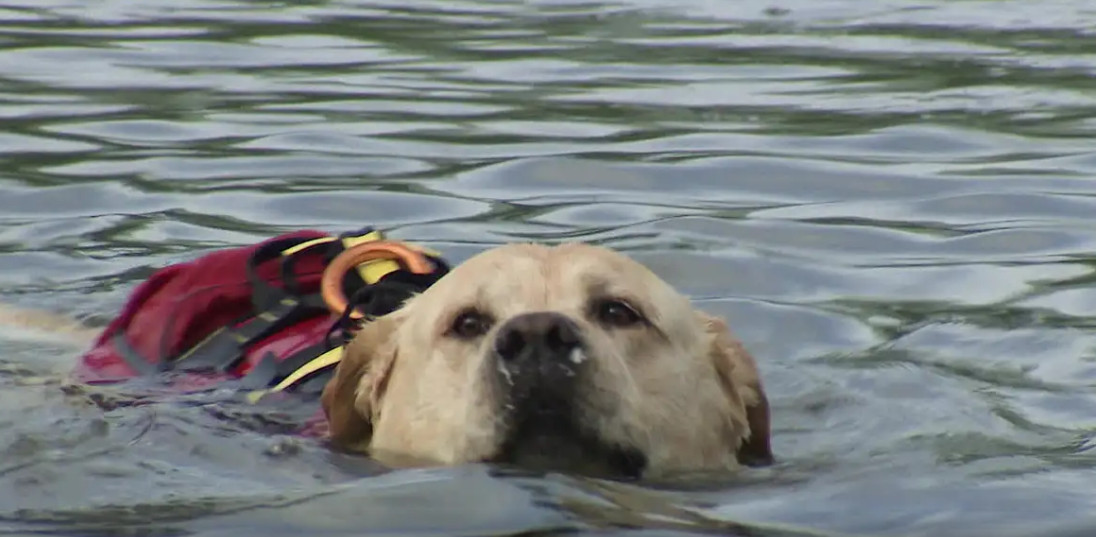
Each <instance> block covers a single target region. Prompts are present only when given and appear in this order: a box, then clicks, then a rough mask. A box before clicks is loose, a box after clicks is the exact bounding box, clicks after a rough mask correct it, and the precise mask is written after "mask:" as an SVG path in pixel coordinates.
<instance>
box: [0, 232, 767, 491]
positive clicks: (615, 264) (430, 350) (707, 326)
mask: <svg viewBox="0 0 1096 537" xmlns="http://www.w3.org/2000/svg"><path fill="white" fill-rule="evenodd" d="M0 327H8V328H20V329H32V330H33V329H38V330H44V331H48V332H49V333H50V334H51V336H53V337H56V336H61V335H64V336H66V337H69V339H72V340H73V341H74V343H77V344H87V343H90V341H91V340H92V339H93V337H94V336H95V331H94V330H92V329H88V328H85V327H82V326H80V325H79V323H77V322H75V321H73V320H70V319H67V318H64V317H63V316H56V315H51V314H48V313H42V312H37V311H28V310H18V309H10V308H0ZM322 404H323V410H324V413H325V415H326V416H327V419H328V422H329V423H328V425H329V431H330V432H329V437H330V441H331V443H332V444H333V445H334V446H335V447H337V448H340V449H343V450H350V451H361V452H364V453H367V454H369V455H371V456H372V457H374V458H375V459H376V460H378V461H379V462H381V463H383V464H386V465H389V466H394V467H404V466H421V465H451V464H460V463H466V462H492V463H501V464H509V465H515V466H518V467H522V468H528V469H534V470H553V471H566V472H576V473H581V474H586V475H596V476H605V477H618V478H636V477H644V478H648V477H664V476H668V475H672V474H677V473H691V472H696V471H703V472H709V471H718V470H734V469H736V468H738V467H739V466H740V465H742V464H749V465H764V464H768V463H770V462H771V461H772V452H771V449H770V445H769V407H768V401H767V399H766V396H765V392H764V390H763V388H762V383H761V380H760V378H759V376H758V370H757V366H756V365H755V362H754V360H753V358H752V357H751V356H750V355H749V354H748V353H747V352H746V350H745V349H743V347H742V346H741V345H740V344H739V342H738V341H737V340H736V339H735V338H734V337H732V335H731V333H730V332H729V331H728V329H727V327H726V325H725V324H724V323H723V321H721V320H719V319H717V318H715V317H713V316H710V315H708V314H706V313H703V312H701V311H698V310H695V309H694V308H693V307H692V305H691V304H690V302H689V301H688V300H687V299H686V298H685V297H683V296H682V295H680V294H679V293H677V292H676V291H675V290H674V289H673V288H671V287H670V286H669V285H668V284H666V283H665V282H663V281H662V280H661V279H659V278H658V277H657V276H655V275H654V274H653V273H652V272H650V271H649V270H648V269H647V268H645V267H644V266H643V265H641V264H639V263H637V262H635V261H634V260H632V259H630V258H628V257H627V256H625V255H623V254H620V253H618V252H615V251H612V250H610V249H607V248H602V247H598V246H593V245H589V244H583V243H566V244H562V245H558V246H545V245H536V244H512V245H506V246H501V247H498V248H494V249H490V250H487V251H485V252H483V253H481V254H479V255H476V256H474V257H472V258H471V259H469V260H467V261H466V262H464V263H462V264H461V265H459V266H457V267H456V268H454V269H453V270H452V271H451V272H450V273H449V274H447V275H446V276H444V277H443V278H442V279H441V280H440V281H438V282H437V283H435V284H434V285H433V286H431V287H430V288H429V289H427V290H426V291H425V292H423V293H422V294H419V295H417V296H415V297H412V298H411V299H410V300H408V301H407V302H406V303H405V304H404V305H403V306H402V307H401V308H400V309H398V310H396V311H395V312H393V313H390V314H388V315H385V316H383V317H379V318H377V319H374V320H371V321H369V322H367V323H365V324H364V325H363V326H362V328H361V329H360V331H359V332H358V333H357V335H356V336H355V337H354V339H353V340H352V341H351V342H350V343H349V344H348V345H347V349H346V353H345V355H344V357H343V360H342V362H340V364H339V366H338V368H337V369H336V372H335V375H334V376H333V378H332V379H331V381H330V382H329V383H328V385H327V387H326V388H325V389H324V392H323V396H322Z"/></svg>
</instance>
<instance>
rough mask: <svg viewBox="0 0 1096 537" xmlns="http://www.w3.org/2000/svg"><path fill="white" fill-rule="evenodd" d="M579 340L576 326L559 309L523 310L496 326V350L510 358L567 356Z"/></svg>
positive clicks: (506, 358)
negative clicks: (497, 328)
mask: <svg viewBox="0 0 1096 537" xmlns="http://www.w3.org/2000/svg"><path fill="white" fill-rule="evenodd" d="M579 343H580V339H579V333H578V326H576V325H575V323H574V321H572V320H570V319H568V318H567V317H566V316H564V315H561V314H558V313H550V312H538V313H526V314H523V315H519V316H517V317H514V318H513V319H510V320H509V321H507V322H506V324H504V325H502V327H501V328H500V329H499V332H498V336H496V339H495V351H496V352H497V353H498V355H499V358H501V359H502V360H504V361H506V362H513V361H515V360H518V359H521V358H522V357H526V356H529V357H531V358H534V359H537V358H549V359H551V358H567V357H570V355H571V353H572V352H573V351H574V350H575V349H577V348H578V346H579Z"/></svg>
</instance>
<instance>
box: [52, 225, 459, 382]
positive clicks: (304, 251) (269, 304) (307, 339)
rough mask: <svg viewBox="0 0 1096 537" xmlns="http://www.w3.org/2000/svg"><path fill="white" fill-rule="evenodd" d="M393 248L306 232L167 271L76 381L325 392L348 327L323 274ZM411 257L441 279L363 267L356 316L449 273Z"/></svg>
mask: <svg viewBox="0 0 1096 537" xmlns="http://www.w3.org/2000/svg"><path fill="white" fill-rule="evenodd" d="M382 239H383V235H382V234H381V232H379V231H375V230H373V229H371V228H364V229H362V230H359V231H355V232H351V233H345V234H342V235H339V236H337V237H335V236H331V235H328V234H325V233H322V232H320V231H312V230H305V231H298V232H294V233H288V234H285V235H280V236H278V237H274V238H271V239H268V240H265V241H262V242H260V243H258V244H254V245H250V246H243V247H238V248H228V249H224V250H219V251H216V252H212V253H209V254H206V255H204V256H202V257H199V258H197V259H195V260H193V261H189V262H186V263H179V264H175V265H170V266H167V267H164V268H161V269H159V270H157V271H156V272H155V273H153V274H152V275H151V276H150V277H149V278H148V279H147V280H146V281H144V282H142V283H141V284H140V285H138V286H137V287H136V288H135V289H134V290H133V291H132V293H131V294H130V296H129V298H128V300H127V302H126V304H125V306H124V307H123V309H122V311H121V313H120V314H119V315H118V317H117V318H115V319H114V320H113V321H112V322H111V323H110V324H109V325H108V326H107V327H106V329H104V331H103V333H102V334H101V335H100V336H99V337H98V339H97V340H96V341H95V343H94V344H93V346H92V348H91V349H90V350H89V351H88V352H87V353H85V354H84V355H83V357H82V358H81V359H80V361H79V363H78V364H77V366H76V368H75V370H74V372H73V377H74V380H76V381H77V382H82V383H113V382H118V381H122V380H125V379H129V378H133V377H135V376H140V375H150V374H159V373H167V372H175V373H178V372H182V373H184V374H182V375H173V376H172V383H173V385H177V386H178V387H179V388H180V389H184V390H185V389H197V388H203V387H206V386H209V385H210V384H212V383H217V382H223V381H225V380H237V381H240V383H241V384H242V386H243V387H245V388H249V389H253V390H264V389H270V388H272V387H276V388H277V389H278V390H279V391H294V392H301V393H306V394H317V393H319V391H320V390H322V388H323V385H324V384H325V383H326V381H327V378H328V377H329V376H330V373H331V371H332V370H333V369H334V365H335V364H336V363H337V362H338V358H339V357H341V346H342V343H343V342H344V340H343V339H341V338H340V337H331V336H332V335H333V334H336V335H337V334H338V333H339V329H340V328H345V326H343V327H340V319H339V318H338V317H337V316H335V315H332V313H331V312H330V311H329V310H328V308H327V306H326V305H325V304H324V303H323V300H322V299H321V297H320V293H319V286H320V280H321V277H322V274H323V271H324V269H325V267H326V266H327V264H328V263H329V262H330V261H331V260H332V259H333V258H334V257H335V256H337V255H338V254H339V253H341V252H342V251H343V250H344V249H346V248H349V247H351V246H353V245H355V244H359V243H362V242H366V241H374V240H382ZM412 248H414V249H416V250H418V251H419V252H421V253H423V255H425V256H426V257H427V259H429V260H430V261H431V264H432V265H433V266H434V271H433V272H432V273H430V274H415V273H412V272H410V271H408V270H405V269H404V268H403V267H401V266H400V265H399V264H398V263H396V262H395V261H390V260H374V261H368V262H365V263H362V264H360V265H358V266H357V267H356V270H352V271H350V272H348V273H347V275H346V276H345V277H344V278H343V282H342V284H343V293H344V294H345V296H346V297H357V300H352V304H351V306H352V307H357V309H358V311H360V312H362V313H364V314H365V315H367V316H376V315H383V314H385V313H389V312H391V311H393V310H394V309H396V308H397V307H399V305H400V304H401V303H402V301H403V300H405V299H406V298H407V297H409V296H410V295H411V294H413V293H415V292H421V291H422V290H424V289H426V288H427V287H429V286H430V285H431V284H433V283H434V282H435V281H437V279H438V278H440V277H441V276H443V275H444V274H445V273H446V272H448V270H449V267H448V265H447V264H446V263H445V261H444V260H442V259H441V258H440V257H439V256H438V255H437V254H435V253H433V252H429V251H425V250H423V249H421V248H417V247H414V246H412ZM344 320H345V319H344ZM342 333H343V334H345V333H347V331H345V330H343V332H342ZM321 358H322V359H321Z"/></svg>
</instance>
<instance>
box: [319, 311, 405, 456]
mask: <svg viewBox="0 0 1096 537" xmlns="http://www.w3.org/2000/svg"><path fill="white" fill-rule="evenodd" d="M400 322H401V316H400V315H399V312H398V311H397V312H395V313H391V314H388V315H386V316H383V317H380V318H378V319H375V320H373V321H370V322H368V323H366V324H365V325H364V326H363V327H362V328H361V329H360V330H359V331H358V333H357V334H356V335H355V336H354V339H352V340H351V341H350V342H349V343H347V344H346V348H345V350H344V351H343V357H342V359H341V360H340V361H339V365H338V366H336V368H335V375H334V376H333V377H332V378H331V380H330V381H328V383H327V385H326V386H324V389H323V395H322V396H321V397H320V401H321V403H322V404H323V411H324V414H325V415H326V416H327V423H328V436H329V438H330V440H331V442H332V443H334V444H335V445H337V446H339V447H341V448H344V449H351V450H355V451H363V452H365V451H368V447H369V440H370V438H371V437H372V436H373V423H374V422H375V421H376V419H377V417H378V416H379V415H380V414H379V413H380V403H381V398H382V397H383V396H384V390H385V386H386V384H387V382H388V377H389V374H390V373H391V371H392V366H393V364H394V363H395V360H396V355H397V354H398V351H397V345H396V330H397V329H398V327H399V325H400Z"/></svg>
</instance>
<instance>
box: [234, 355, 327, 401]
mask: <svg viewBox="0 0 1096 537" xmlns="http://www.w3.org/2000/svg"><path fill="white" fill-rule="evenodd" d="M342 355H343V348H342V347H341V346H339V347H335V348H334V349H331V350H329V351H327V352H325V353H323V354H321V355H319V356H317V357H315V358H313V359H312V360H310V361H308V363H306V364H304V365H302V366H301V367H299V368H297V370H296V371H294V372H292V373H290V374H289V376H287V377H285V378H284V379H282V381H281V382H279V383H278V384H277V385H276V386H274V387H273V388H270V389H268V390H256V391H253V392H251V393H249V394H248V395H247V399H248V401H250V402H252V403H255V402H257V401H258V400H259V399H261V398H262V397H263V396H264V395H267V394H269V393H274V392H280V391H282V390H285V389H286V388H288V387H290V386H292V385H294V384H296V383H297V382H299V381H300V380H301V379H303V378H304V377H306V376H308V375H311V374H312V373H315V372H316V371H319V370H320V369H323V368H325V367H328V366H332V365H335V364H337V363H339V360H341V359H342Z"/></svg>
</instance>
